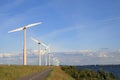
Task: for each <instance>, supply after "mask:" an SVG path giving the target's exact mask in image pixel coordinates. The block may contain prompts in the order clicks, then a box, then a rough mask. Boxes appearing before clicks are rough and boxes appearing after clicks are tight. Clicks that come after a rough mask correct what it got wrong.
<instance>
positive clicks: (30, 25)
mask: <svg viewBox="0 0 120 80" xmlns="http://www.w3.org/2000/svg"><path fill="white" fill-rule="evenodd" d="M39 24H42V22H38V23H33V24H29V25H27V26H25V27H26V28H29V27H32V26H36V25H39Z"/></svg>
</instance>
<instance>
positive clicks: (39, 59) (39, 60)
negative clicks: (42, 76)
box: [31, 38, 41, 65]
mask: <svg viewBox="0 0 120 80" xmlns="http://www.w3.org/2000/svg"><path fill="white" fill-rule="evenodd" d="M31 39H32V40H33V41H34V42H36V43H37V44H38V65H41V54H40V44H41V43H40V41H38V40H36V39H34V38H31Z"/></svg>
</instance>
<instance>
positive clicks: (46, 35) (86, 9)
mask: <svg viewBox="0 0 120 80" xmlns="http://www.w3.org/2000/svg"><path fill="white" fill-rule="evenodd" d="M119 4H120V1H119V0H1V1H0V53H19V52H22V49H23V31H20V32H16V33H9V34H8V31H9V30H12V29H16V28H19V27H21V26H25V25H27V24H31V23H34V22H39V21H42V22H43V24H41V25H38V26H36V27H33V28H29V29H27V49H36V45H35V43H34V42H33V41H32V40H31V39H30V37H34V38H37V39H39V40H40V41H42V42H44V43H46V44H49V45H50V46H51V48H52V51H71V50H99V49H101V48H110V49H119V48H120V35H119V34H120V31H119V30H120V10H119V9H120V5H119Z"/></svg>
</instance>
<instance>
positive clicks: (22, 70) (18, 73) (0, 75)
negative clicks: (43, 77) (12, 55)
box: [0, 65, 48, 80]
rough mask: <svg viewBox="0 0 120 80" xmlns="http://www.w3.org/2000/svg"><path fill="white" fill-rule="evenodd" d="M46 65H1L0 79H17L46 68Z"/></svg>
mask: <svg viewBox="0 0 120 80" xmlns="http://www.w3.org/2000/svg"><path fill="white" fill-rule="evenodd" d="M47 68H48V67H45V66H41V67H40V66H15V65H11V66H7V65H1V66H0V80H16V79H19V78H21V77H24V76H26V75H29V74H33V73H35V72H38V71H40V70H45V69H47Z"/></svg>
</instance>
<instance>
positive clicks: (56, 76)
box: [47, 67, 75, 80]
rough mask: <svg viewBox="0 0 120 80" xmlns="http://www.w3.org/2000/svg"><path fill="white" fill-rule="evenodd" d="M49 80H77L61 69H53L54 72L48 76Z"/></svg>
mask: <svg viewBox="0 0 120 80" xmlns="http://www.w3.org/2000/svg"><path fill="white" fill-rule="evenodd" d="M47 80H75V79H73V78H72V77H71V76H69V75H68V74H67V73H65V72H64V71H63V70H61V67H53V70H52V71H51V73H50V74H49V75H48V77H47Z"/></svg>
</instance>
